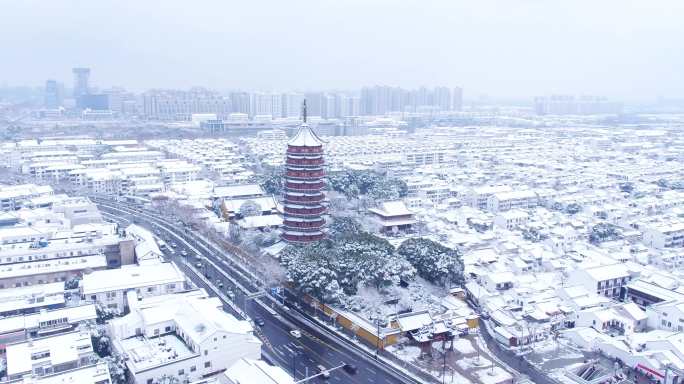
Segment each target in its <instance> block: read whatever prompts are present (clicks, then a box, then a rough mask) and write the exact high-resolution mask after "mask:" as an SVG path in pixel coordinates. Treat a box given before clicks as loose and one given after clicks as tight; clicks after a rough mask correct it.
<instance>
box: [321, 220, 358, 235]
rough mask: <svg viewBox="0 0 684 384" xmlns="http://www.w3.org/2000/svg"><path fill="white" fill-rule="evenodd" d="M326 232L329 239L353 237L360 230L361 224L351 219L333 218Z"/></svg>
mask: <svg viewBox="0 0 684 384" xmlns="http://www.w3.org/2000/svg"><path fill="white" fill-rule="evenodd" d="M328 231H329V235H330V237H332V238H334V239H343V238H348V237H352V236H355V235H356V234H358V233H359V232H361V231H362V229H361V224H359V223H358V222H357V221H356V220H354V218H352V217H343V216H334V217H333V220H332V222H330V224H328Z"/></svg>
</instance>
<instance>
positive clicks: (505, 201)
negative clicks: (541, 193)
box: [487, 190, 539, 212]
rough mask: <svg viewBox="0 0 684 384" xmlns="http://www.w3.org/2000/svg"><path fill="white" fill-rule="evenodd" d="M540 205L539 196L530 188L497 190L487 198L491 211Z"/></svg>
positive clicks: (488, 207)
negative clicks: (509, 190) (508, 190)
mask: <svg viewBox="0 0 684 384" xmlns="http://www.w3.org/2000/svg"><path fill="white" fill-rule="evenodd" d="M538 205H539V197H538V196H537V194H536V193H535V192H534V191H530V190H523V191H511V192H497V193H494V194H492V195H491V196H489V198H488V199H487V210H488V211H490V212H501V211H508V210H511V209H530V208H534V207H536V206H538Z"/></svg>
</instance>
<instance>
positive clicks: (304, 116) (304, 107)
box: [302, 99, 306, 124]
mask: <svg viewBox="0 0 684 384" xmlns="http://www.w3.org/2000/svg"><path fill="white" fill-rule="evenodd" d="M302 117H303V118H304V124H306V99H304V103H302Z"/></svg>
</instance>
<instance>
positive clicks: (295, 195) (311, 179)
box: [282, 100, 326, 244]
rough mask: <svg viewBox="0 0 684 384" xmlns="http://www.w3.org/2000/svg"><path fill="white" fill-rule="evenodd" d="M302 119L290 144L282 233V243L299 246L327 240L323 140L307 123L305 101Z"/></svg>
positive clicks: (288, 144)
mask: <svg viewBox="0 0 684 384" xmlns="http://www.w3.org/2000/svg"><path fill="white" fill-rule="evenodd" d="M302 116H303V119H304V123H302V125H301V127H300V128H299V131H298V132H297V134H296V135H295V136H294V137H293V138H292V139H291V140H290V141H289V142H288V143H287V152H286V153H287V154H286V160H285V199H284V200H285V202H284V215H283V234H282V238H283V240H285V241H287V242H290V243H298V244H306V243H310V242H313V241H318V240H321V239H323V238H324V237H325V232H324V231H323V227H324V226H325V219H324V218H323V215H324V214H325V212H326V207H325V205H324V204H325V203H324V200H325V194H324V193H323V188H325V182H324V181H323V177H324V175H325V171H324V170H323V164H324V161H323V140H321V139H320V138H319V137H318V136H317V135H316V134H315V133H314V132H313V131H312V130H311V128H310V127H309V125H308V124H307V123H306V100H304V109H303V111H302Z"/></svg>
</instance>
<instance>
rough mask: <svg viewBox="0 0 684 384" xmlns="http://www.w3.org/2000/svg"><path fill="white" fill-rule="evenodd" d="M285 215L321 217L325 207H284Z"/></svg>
mask: <svg viewBox="0 0 684 384" xmlns="http://www.w3.org/2000/svg"><path fill="white" fill-rule="evenodd" d="M284 211H285V215H301V216H308V215H321V214H323V213H325V207H316V208H292V207H288V206H285V209H284Z"/></svg>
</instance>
